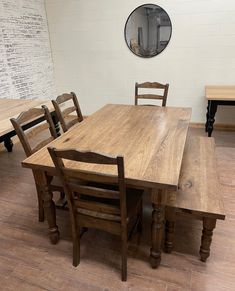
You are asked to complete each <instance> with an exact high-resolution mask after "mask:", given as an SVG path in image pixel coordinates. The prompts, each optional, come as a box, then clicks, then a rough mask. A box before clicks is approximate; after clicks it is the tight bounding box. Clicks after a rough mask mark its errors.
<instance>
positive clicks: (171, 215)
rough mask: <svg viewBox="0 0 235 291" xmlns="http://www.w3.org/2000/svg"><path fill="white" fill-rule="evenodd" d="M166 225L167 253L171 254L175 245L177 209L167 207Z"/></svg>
mask: <svg viewBox="0 0 235 291" xmlns="http://www.w3.org/2000/svg"><path fill="white" fill-rule="evenodd" d="M165 211H166V214H165V217H166V224H165V252H166V253H171V251H172V248H173V243H174V231H175V209H174V208H171V207H166V210H165Z"/></svg>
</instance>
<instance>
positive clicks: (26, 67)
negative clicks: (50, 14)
mask: <svg viewBox="0 0 235 291" xmlns="http://www.w3.org/2000/svg"><path fill="white" fill-rule="evenodd" d="M53 97H55V83H54V72H53V63H52V57H51V48H50V41H49V33H48V26H47V17H46V11H45V5H44V0H20V1H19V0H17V1H14V0H1V1H0V98H13V99H18V98H22V99H26V98H41V99H50V98H53Z"/></svg>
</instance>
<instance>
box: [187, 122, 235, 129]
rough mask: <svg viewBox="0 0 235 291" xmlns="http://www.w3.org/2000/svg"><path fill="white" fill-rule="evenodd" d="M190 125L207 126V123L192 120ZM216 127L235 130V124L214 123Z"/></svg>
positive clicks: (195, 126) (192, 126) (193, 126)
mask: <svg viewBox="0 0 235 291" xmlns="http://www.w3.org/2000/svg"><path fill="white" fill-rule="evenodd" d="M189 127H191V128H205V123H200V122H190V124H189ZM214 129H217V130H228V131H230V130H231V131H234V130H235V124H224V123H214Z"/></svg>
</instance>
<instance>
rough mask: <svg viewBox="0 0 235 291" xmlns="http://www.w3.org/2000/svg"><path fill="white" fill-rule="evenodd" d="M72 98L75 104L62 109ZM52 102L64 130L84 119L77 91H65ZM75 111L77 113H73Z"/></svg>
mask: <svg viewBox="0 0 235 291" xmlns="http://www.w3.org/2000/svg"><path fill="white" fill-rule="evenodd" d="M71 100H72V101H73V105H72V106H70V107H67V108H65V109H64V110H62V108H61V107H63V105H64V103H65V102H67V101H71ZM52 104H53V106H54V108H55V112H56V114H57V117H58V119H59V121H60V124H61V126H62V129H63V131H64V132H66V131H67V130H68V129H69V128H70V127H72V126H73V125H74V124H76V123H77V122H81V121H83V116H82V112H81V109H80V106H79V103H78V99H77V96H76V94H75V93H73V92H71V93H70V94H67V93H65V94H63V95H60V96H58V97H57V98H56V100H52ZM74 111H76V115H71V113H72V112H74Z"/></svg>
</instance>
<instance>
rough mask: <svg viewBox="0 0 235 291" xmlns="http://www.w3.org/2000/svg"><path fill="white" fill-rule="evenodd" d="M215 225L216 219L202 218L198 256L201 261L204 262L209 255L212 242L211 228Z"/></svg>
mask: <svg viewBox="0 0 235 291" xmlns="http://www.w3.org/2000/svg"><path fill="white" fill-rule="evenodd" d="M215 226H216V219H213V218H203V230H202V238H201V247H200V256H201V261H203V262H206V260H207V258H208V257H209V256H210V246H211V242H212V235H213V230H214V228H215Z"/></svg>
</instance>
